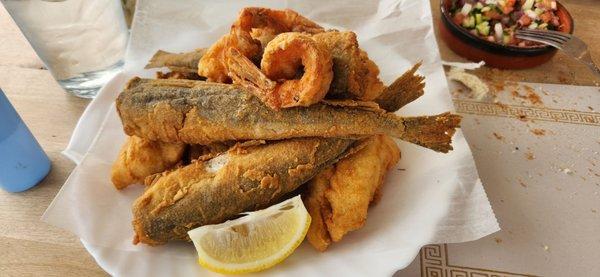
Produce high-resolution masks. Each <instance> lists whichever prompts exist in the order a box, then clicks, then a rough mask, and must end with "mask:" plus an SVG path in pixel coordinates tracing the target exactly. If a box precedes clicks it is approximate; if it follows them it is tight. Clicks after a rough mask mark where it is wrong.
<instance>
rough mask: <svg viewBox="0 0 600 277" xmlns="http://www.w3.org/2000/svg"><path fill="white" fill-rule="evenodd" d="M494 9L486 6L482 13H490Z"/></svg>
mask: <svg viewBox="0 0 600 277" xmlns="http://www.w3.org/2000/svg"><path fill="white" fill-rule="evenodd" d="M491 9H492V8H491V7H490V6H485V7H483V8H481V12H489V11H490V10H491Z"/></svg>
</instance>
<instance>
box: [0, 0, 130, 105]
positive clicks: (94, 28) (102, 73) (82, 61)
mask: <svg viewBox="0 0 600 277" xmlns="http://www.w3.org/2000/svg"><path fill="white" fill-rule="evenodd" d="M1 2H2V3H3V4H4V7H5V8H6V10H7V11H8V12H9V13H10V15H11V16H12V18H13V19H14V21H15V22H16V23H17V25H18V26H19V28H20V29H21V31H22V32H23V34H24V35H25V37H26V38H27V40H28V41H29V43H30V44H31V46H32V47H33V49H34V50H35V51H36V53H37V54H38V56H39V57H40V58H41V59H42V61H43V62H44V63H45V64H46V67H47V68H48V70H50V72H51V73H52V75H53V76H54V78H55V79H56V80H57V81H58V83H59V84H60V85H61V86H62V87H63V88H64V89H65V90H66V91H68V92H70V93H72V94H74V95H76V96H80V97H85V98H93V97H94V96H95V95H96V93H97V92H98V90H99V89H100V87H102V85H104V84H105V83H106V82H107V81H108V80H110V78H111V77H112V76H114V75H115V74H116V73H118V72H119V71H120V70H121V69H122V66H123V55H124V53H125V47H126V44H127V37H128V30H127V27H126V24H125V18H124V15H123V9H122V6H121V1H120V0H1Z"/></svg>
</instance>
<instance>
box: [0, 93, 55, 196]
mask: <svg viewBox="0 0 600 277" xmlns="http://www.w3.org/2000/svg"><path fill="white" fill-rule="evenodd" d="M49 171H50V160H49V159H48V156H46V153H44V150H42V147H40V145H39V144H38V142H37V141H36V140H35V138H34V137H33V135H32V134H31V132H30V131H29V129H28V128H27V126H25V123H23V120H21V117H20V116H19V115H18V114H17V111H15V109H14V108H13V106H12V105H11V104H10V102H9V101H8V98H6V95H4V92H3V91H2V90H1V89H0V187H1V188H3V189H4V190H6V191H9V192H19V191H24V190H27V189H30V188H31V187H33V186H35V185H36V184H37V183H39V182H40V181H41V180H42V179H43V178H44V177H45V176H46V175H47V174H48V172H49Z"/></svg>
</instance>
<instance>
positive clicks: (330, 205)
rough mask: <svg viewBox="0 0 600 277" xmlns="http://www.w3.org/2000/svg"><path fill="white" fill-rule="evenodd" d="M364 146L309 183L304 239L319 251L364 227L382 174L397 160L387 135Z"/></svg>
mask: <svg viewBox="0 0 600 277" xmlns="http://www.w3.org/2000/svg"><path fill="white" fill-rule="evenodd" d="M363 143H364V147H363V148H362V149H360V150H358V151H357V152H356V153H353V154H351V155H349V156H347V157H345V158H343V159H341V160H340V161H339V162H337V163H336V164H335V165H333V166H331V167H330V168H328V169H326V170H324V171H323V172H321V173H319V175H317V176H316V177H315V178H313V179H312V180H311V181H310V182H309V183H308V189H307V192H306V194H305V195H304V203H305V205H306V207H307V210H308V212H309V213H310V216H311V218H312V223H311V226H310V227H309V230H308V234H307V238H308V241H309V242H310V243H311V245H313V246H314V247H315V248H316V249H317V250H319V251H325V250H326V249H327V247H328V246H329V245H330V244H331V243H332V242H337V241H340V240H341V239H342V238H343V237H344V235H346V234H347V233H348V232H350V231H353V230H356V229H359V228H361V227H362V226H363V225H364V224H365V221H366V219H367V210H368V208H369V205H370V204H372V203H373V202H375V201H377V200H378V198H379V191H380V189H381V185H382V184H383V181H384V177H385V174H386V173H387V171H388V170H389V169H390V168H391V167H392V166H394V165H395V164H396V163H397V162H398V160H399V159H400V150H399V149H398V147H397V146H396V143H395V142H394V141H393V140H392V139H391V138H389V137H387V136H384V135H379V136H373V137H370V138H368V139H367V140H366V141H365V142H363Z"/></svg>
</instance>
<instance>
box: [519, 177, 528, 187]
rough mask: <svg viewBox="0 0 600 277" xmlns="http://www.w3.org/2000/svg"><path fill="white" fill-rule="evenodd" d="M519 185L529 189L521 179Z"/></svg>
mask: <svg viewBox="0 0 600 277" xmlns="http://www.w3.org/2000/svg"><path fill="white" fill-rule="evenodd" d="M519 185H521V186H522V187H524V188H526V187H527V184H525V183H524V182H523V181H522V180H521V179H519Z"/></svg>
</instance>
